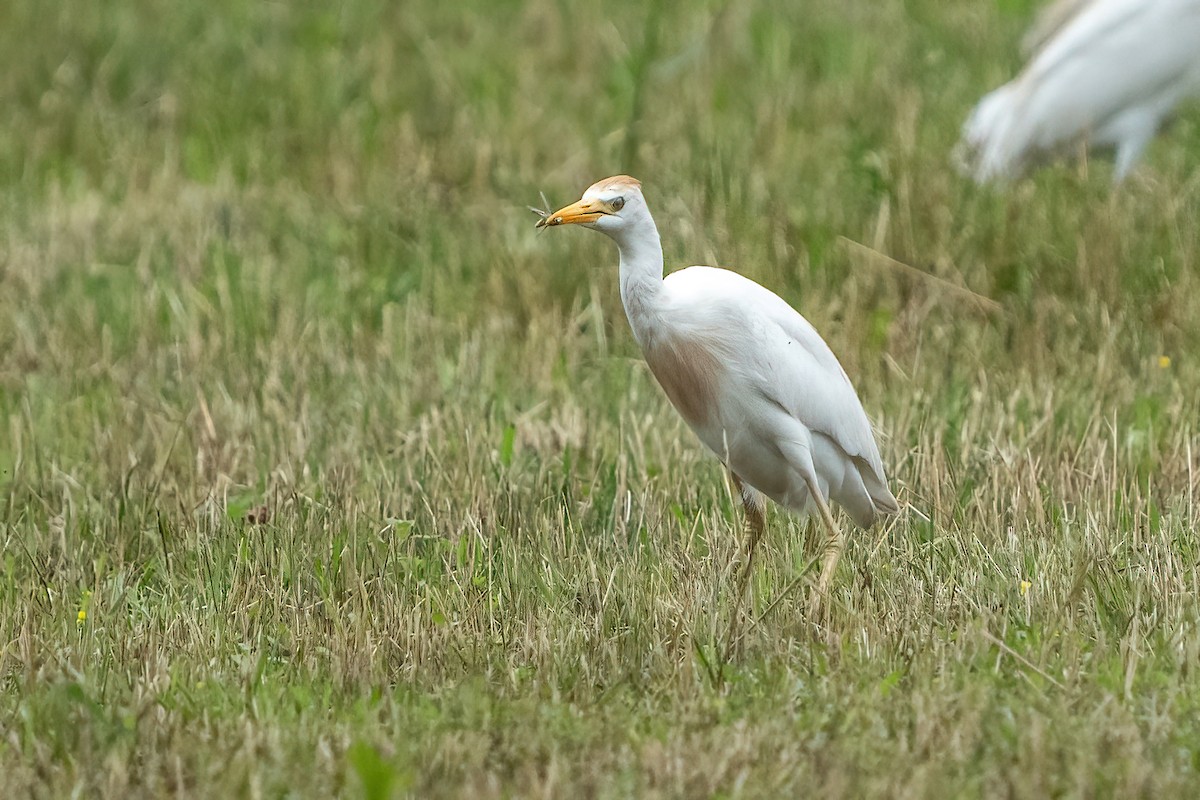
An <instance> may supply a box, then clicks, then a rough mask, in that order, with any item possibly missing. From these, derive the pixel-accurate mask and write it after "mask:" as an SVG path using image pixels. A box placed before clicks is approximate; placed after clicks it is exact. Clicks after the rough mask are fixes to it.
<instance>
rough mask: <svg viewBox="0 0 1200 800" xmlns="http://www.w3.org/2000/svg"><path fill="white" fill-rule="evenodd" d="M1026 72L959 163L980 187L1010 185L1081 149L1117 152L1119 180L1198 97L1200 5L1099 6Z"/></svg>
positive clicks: (984, 106) (975, 116)
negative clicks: (1065, 150) (1042, 160)
mask: <svg viewBox="0 0 1200 800" xmlns="http://www.w3.org/2000/svg"><path fill="white" fill-rule="evenodd" d="M1069 10H1070V11H1071V12H1072V13H1073V14H1074V16H1070V17H1069V19H1067V21H1066V22H1064V23H1062V24H1061V27H1059V28H1058V29H1057V31H1055V32H1053V33H1052V34H1051V35H1050V36H1051V38H1049V40H1048V41H1046V42H1045V43H1044V45H1043V46H1042V48H1041V50H1040V51H1039V52H1038V53H1037V54H1036V55H1035V56H1034V58H1033V60H1032V61H1031V62H1030V64H1029V65H1028V66H1027V67H1026V69H1025V70H1024V71H1023V72H1022V73H1021V75H1019V76H1018V77H1017V78H1016V79H1015V80H1013V81H1012V82H1011V83H1008V84H1006V85H1004V86H1002V87H1000V88H999V89H997V90H995V91H994V92H992V93H990V94H988V95H987V96H985V97H984V98H983V100H982V101H981V102H980V103H979V105H978V106H977V107H976V108H975V110H974V112H973V113H972V114H971V116H970V118H969V119H968V120H967V123H966V124H965V125H964V127H963V142H962V144H961V145H960V148H959V152H960V155H963V156H965V159H964V160H965V161H966V167H967V169H968V170H969V171H970V172H971V174H972V175H973V177H974V178H975V179H976V180H978V181H980V182H984V181H988V180H992V179H997V178H1011V177H1014V176H1016V175H1017V174H1019V173H1020V172H1021V171H1023V169H1024V168H1025V167H1026V166H1027V165H1028V163H1029V162H1030V161H1031V160H1032V159H1033V158H1034V157H1036V156H1037V155H1038V154H1039V153H1041V152H1045V151H1054V150H1056V149H1060V148H1062V147H1063V146H1066V145H1069V144H1070V143H1072V142H1074V141H1077V140H1079V139H1089V140H1090V141H1091V142H1092V143H1093V144H1096V145H1101V146H1115V147H1116V148H1117V150H1118V152H1117V174H1116V178H1117V179H1118V180H1119V179H1120V178H1121V177H1123V176H1124V174H1125V173H1126V172H1127V171H1128V170H1129V168H1130V167H1132V166H1133V164H1134V163H1135V162H1136V161H1137V158H1138V157H1139V156H1140V154H1141V152H1142V150H1143V149H1144V148H1145V146H1146V144H1148V143H1149V141H1150V140H1151V139H1152V138H1153V137H1154V135H1155V133H1157V131H1158V128H1159V126H1160V125H1161V124H1162V121H1163V120H1164V119H1165V118H1166V117H1167V116H1168V115H1169V114H1170V112H1171V111H1172V110H1173V109H1174V107H1175V106H1176V105H1177V104H1178V103H1179V102H1180V101H1181V100H1183V99H1184V98H1186V97H1188V96H1191V95H1195V94H1197V93H1198V92H1200V0H1093V2H1090V3H1085V4H1075V5H1069Z"/></svg>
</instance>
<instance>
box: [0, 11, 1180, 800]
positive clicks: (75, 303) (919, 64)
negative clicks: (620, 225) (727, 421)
mask: <svg viewBox="0 0 1200 800" xmlns="http://www.w3.org/2000/svg"><path fill="white" fill-rule="evenodd" d="M468 5H473V6H475V7H474V8H472V9H471V10H467V8H466V7H467V6H468ZM1031 14H1032V9H1031V8H1030V7H1029V6H1028V4H1027V3H1024V2H1019V0H1005V2H998V3H995V4H992V3H967V2H956V3H945V2H942V1H941V0H917V1H916V2H907V3H900V2H898V1H897V0H883V1H882V2H866V1H865V0H861V1H860V0H851V2H833V1H832V0H830V2H815V3H808V4H803V6H802V5H801V4H794V3H783V2H768V3H763V4H758V5H751V4H743V3H730V4H727V5H721V4H718V3H714V2H707V3H706V2H693V3H666V2H661V3H654V2H650V3H646V2H633V1H632V0H630V1H629V2H626V0H613V2H608V3H602V4H568V3H559V2H551V0H531V2H528V3H524V4H521V5H517V4H513V3H475V4H459V3H448V2H430V1H428V0H410V1H408V2H404V3H400V4H391V3H384V2H372V1H371V0H346V2H343V3H341V4H340V5H332V4H323V3H310V2H296V3H269V4H268V3H256V2H248V1H245V0H241V1H236V0H217V1H216V2H205V3H200V2H180V3H170V4H168V3H158V2H153V1H152V0H129V1H128V2H120V3H118V2H112V3H70V4H67V3H64V4H57V5H56V4H50V5H47V4H45V3H40V2H35V0H8V2H6V3H4V4H3V8H2V9H0V98H3V100H4V108H5V122H4V124H3V125H2V126H0V225H2V226H3V233H2V236H3V246H2V248H0V540H2V542H3V552H2V555H0V558H3V569H2V570H0V686H2V689H0V795H3V796H5V797H20V796H34V797H49V796H65V795H68V794H77V795H79V796H88V797H137V796H156V795H180V796H214V797H229V796H253V797H258V796H280V795H295V796H311V797H322V796H328V795H330V794H342V793H344V794H347V795H360V794H361V795H364V796H367V797H372V798H375V797H386V796H389V794H392V795H401V796H402V795H405V794H408V793H411V794H412V795H416V796H481V797H501V796H542V797H590V796H595V797H628V796H641V797H684V796H687V797H702V796H722V797H760V796H788V795H792V796H795V795H801V796H803V795H808V796H822V797H834V798H836V797H857V796H864V795H874V796H897V797H931V796H980V795H982V796H1010V797H1044V796H1047V795H1055V796H1071V797H1093V796H1106V795H1121V796H1132V795H1137V796H1168V795H1192V796H1194V795H1195V793H1196V792H1197V790H1198V789H1200V774H1198V770H1200V675H1197V671H1196V670H1197V666H1198V659H1200V635H1198V631H1197V624H1198V617H1200V601H1198V598H1197V592H1198V591H1200V585H1198V583H1200V581H1198V573H1197V561H1198V559H1200V545H1198V543H1197V539H1196V536H1195V529H1196V526H1197V522H1198V513H1200V509H1198V508H1197V492H1198V490H1200V486H1198V481H1200V478H1197V475H1196V472H1197V463H1198V459H1200V431H1198V429H1197V419H1200V402H1198V401H1197V396H1198V392H1200V363H1198V362H1197V359H1196V348H1195V342H1196V341H1197V340H1198V339H1200V274H1198V272H1197V258H1198V256H1200V228H1198V226H1197V225H1196V220H1197V218H1198V216H1200V129H1198V126H1197V124H1196V115H1195V114H1194V113H1192V114H1190V115H1188V114H1185V115H1184V117H1183V119H1182V120H1181V121H1180V122H1179V123H1178V124H1177V125H1176V126H1175V128H1174V129H1173V130H1172V131H1171V132H1170V133H1169V135H1168V136H1166V137H1164V138H1163V139H1162V140H1161V141H1159V142H1158V143H1156V144H1155V145H1154V147H1153V148H1152V149H1151V152H1150V157H1149V159H1148V161H1147V163H1146V164H1145V165H1144V166H1143V167H1142V168H1141V169H1140V170H1139V171H1138V173H1137V174H1136V176H1135V177H1134V178H1133V179H1132V180H1131V181H1129V182H1128V184H1127V185H1126V186H1124V187H1122V188H1121V189H1120V190H1119V191H1117V192H1115V193H1113V192H1110V188H1109V176H1110V174H1111V172H1110V168H1109V166H1108V165H1107V164H1104V163H1100V162H1093V163H1091V164H1089V165H1086V166H1085V167H1081V166H1079V165H1078V164H1074V165H1071V164H1068V165H1065V166H1061V167H1058V168H1055V169H1051V170H1049V171H1047V172H1044V173H1042V174H1040V175H1038V176H1036V177H1035V178H1034V179H1032V180H1029V181H1025V182H1022V183H1020V184H1018V185H1016V186H1015V187H1013V188H1012V189H1011V190H1010V191H1008V192H1007V193H998V192H993V191H984V190H978V189H975V188H974V187H972V186H970V185H968V184H967V183H965V182H964V181H963V180H961V179H960V178H959V177H957V176H956V175H955V174H954V172H953V171H952V169H951V168H950V166H949V156H948V153H949V150H950V148H951V146H952V145H953V143H954V140H955V138H956V135H957V130H958V126H959V124H960V122H961V120H962V118H963V117H964V116H965V114H966V113H967V111H968V109H969V107H970V105H971V104H972V102H973V101H974V99H975V98H976V97H977V96H978V95H980V94H981V93H982V92H983V91H984V90H985V89H987V88H990V87H991V86H993V85H995V84H996V83H998V82H1000V81H1001V80H1003V79H1005V78H1006V77H1007V76H1008V75H1010V74H1011V73H1012V72H1013V70H1014V69H1015V68H1016V66H1017V63H1018V62H1017V59H1018V52H1017V42H1018V40H1019V38H1020V34H1021V32H1022V30H1023V29H1024V27H1025V26H1026V24H1027V23H1028V21H1029V19H1030V16H1031ZM623 171H628V172H630V173H632V174H635V175H637V176H638V177H640V178H641V179H642V180H643V181H644V183H645V185H646V193H647V195H648V197H649V200H650V202H651V204H652V208H653V209H654V210H655V212H656V214H657V218H658V221H659V224H660V227H661V228H662V230H663V234H664V245H665V248H666V250H667V260H668V263H669V264H672V265H683V264H687V263H694V262H698V263H710V264H721V265H728V266H732V267H735V268H737V269H739V270H740V271H742V272H744V273H745V274H747V275H749V276H751V277H753V278H755V279H757V280H759V281H761V282H763V283H766V284H767V285H769V286H771V287H773V288H775V289H777V290H778V291H779V292H780V293H781V294H783V295H784V296H785V297H786V298H788V299H789V300H790V301H792V302H793V303H794V304H796V305H797V306H798V307H799V308H801V309H802V310H803V312H804V313H805V314H806V315H807V316H808V318H809V319H810V320H811V321H812V322H813V323H814V324H815V325H816V326H817V328H818V329H819V330H821V331H822V332H823V334H824V335H825V337H826V339H827V340H828V341H829V342H830V344H831V346H832V347H833V349H834V350H835V351H836V352H837V353H838V354H839V355H840V357H841V358H842V361H843V363H844V364H845V365H846V368H847V370H848V371H849V372H850V374H851V376H852V378H853V379H854V381H855V383H856V385H857V387H858V389H859V391H860V394H861V395H862V397H863V398H864V403H865V405H866V407H867V409H868V411H869V412H870V414H871V415H872V417H873V418H874V419H875V420H876V422H877V425H878V430H879V436H880V439H881V442H882V449H883V453H884V460H885V462H886V464H887V465H888V466H889V471H890V475H891V477H892V481H893V487H894V489H895V490H896V493H897V495H898V496H899V497H900V498H901V499H902V501H905V502H907V503H909V504H911V506H912V508H913V509H916V510H913V511H909V512H906V513H905V514H904V515H903V516H901V517H900V518H899V519H897V520H895V521H894V523H893V524H891V525H890V526H888V527H887V528H886V529H880V530H875V531H871V532H867V533H862V532H858V533H856V534H855V535H853V536H852V537H851V541H850V543H849V547H848V551H847V555H846V557H845V559H844V560H843V562H842V566H841V568H840V569H839V572H838V575H837V580H836V582H835V589H834V592H833V596H832V604H831V605H832V610H831V615H830V618H829V620H828V627H827V629H825V630H817V629H815V628H814V627H813V626H812V625H811V624H810V622H809V620H808V619H807V617H806V614H805V608H804V600H805V596H806V592H805V591H804V588H805V587H806V585H807V581H808V580H810V579H811V578H812V577H813V576H814V571H813V569H812V567H811V559H812V557H813V556H814V555H815V554H816V552H817V546H818V543H817V536H816V535H815V532H813V531H811V530H810V528H809V527H808V525H807V524H806V523H804V522H801V521H798V520H796V519H794V518H791V517H788V516H786V515H784V514H781V513H776V514H774V515H773V517H772V528H771V531H770V533H769V536H768V539H767V541H766V545H765V550H764V551H762V559H761V561H760V562H759V565H758V568H757V569H756V571H755V573H754V577H753V581H752V595H751V600H750V601H749V605H750V606H751V611H752V613H753V617H754V622H753V624H750V625H748V628H747V632H746V636H745V638H744V639H743V640H742V642H741V644H740V646H739V647H738V648H737V650H736V652H735V653H733V654H732V657H731V658H730V660H729V662H728V663H726V664H721V663H720V654H721V644H722V642H723V639H724V633H725V630H726V626H727V625H728V622H729V617H730V613H731V610H732V598H731V596H730V595H731V592H730V589H729V587H730V582H731V581H730V576H731V570H732V568H733V566H734V565H735V562H736V548H737V544H738V542H739V541H740V532H739V511H738V508H737V507H736V505H735V503H733V502H732V501H731V498H730V496H729V493H728V489H727V488H726V486H725V484H724V482H723V477H722V474H721V471H720V468H719V465H718V464H717V463H716V462H715V461H714V460H713V459H712V458H711V457H709V456H708V455H707V454H706V453H704V452H703V451H702V450H701V448H700V446H699V444H698V443H697V442H696V441H694V439H693V437H692V436H691V434H690V433H689V432H688V431H687V430H686V428H685V427H684V426H683V425H682V423H681V422H680V421H679V419H678V418H677V415H676V414H675V413H674V412H673V411H672V410H671V409H670V407H669V406H668V404H667V403H666V401H665V399H664V398H663V397H662V395H661V394H660V392H659V390H658V388H657V386H656V385H655V384H654V382H653V379H652V377H651V376H650V375H649V374H648V372H647V371H646V369H645V368H644V367H643V365H642V364H641V362H640V360H639V358H638V354H637V351H636V347H635V345H634V343H633V342H632V340H631V337H630V335H629V333H628V330H627V327H626V323H625V320H624V318H623V315H622V311H621V308H620V304H619V299H618V297H617V290H616V274H615V269H614V268H613V264H614V263H615V250H614V249H613V248H612V247H611V245H610V244H609V243H608V242H607V241H605V240H603V237H600V236H596V235H594V234H589V233H585V232H582V231H575V230H567V231H555V232H552V233H550V234H544V235H537V234H536V233H535V231H534V230H533V225H532V223H533V220H534V218H533V217H532V215H530V214H529V212H528V211H527V210H526V208H525V206H526V204H530V203H535V204H536V203H538V202H539V192H541V191H545V192H546V194H547V195H548V196H549V200H550V202H552V203H565V202H567V201H570V200H573V199H575V198H576V197H577V196H578V194H579V193H580V192H581V191H582V189H583V188H584V187H586V186H587V185H588V184H589V183H590V182H592V181H593V180H595V179H597V178H600V177H603V176H605V175H608V174H612V173H616V172H623ZM851 242H857V243H860V244H861V245H865V246H866V247H869V248H872V249H874V250H876V251H878V252H880V253H885V254H887V255H889V256H891V257H893V258H895V259H898V260H900V261H903V262H905V263H908V264H911V265H913V266H915V267H917V268H919V269H921V270H923V271H926V272H929V273H932V274H934V275H937V276H940V277H941V278H942V279H944V280H945V281H948V282H950V283H952V284H956V285H959V286H967V287H970V288H971V289H972V290H974V291H976V292H979V293H981V294H983V295H986V296H988V297H992V298H994V299H995V300H997V301H998V302H999V304H1000V310H999V311H997V312H986V311H981V310H980V309H979V308H977V307H976V306H975V305H974V304H972V303H971V302H968V301H965V300H963V299H962V298H961V297H960V296H958V295H956V294H954V293H952V292H950V291H949V290H946V289H943V288H940V287H939V286H938V285H937V284H935V283H933V282H931V281H929V280H927V279H922V278H914V277H912V276H910V275H909V274H907V273H905V272H903V271H902V270H899V269H897V268H896V267H894V266H893V265H891V264H889V263H888V262H887V261H886V260H884V259H881V258H879V257H877V256H872V255H870V254H869V253H866V252H865V251H864V250H863V249H862V248H861V247H858V246H856V245H854V244H851ZM917 510H919V512H920V513H917Z"/></svg>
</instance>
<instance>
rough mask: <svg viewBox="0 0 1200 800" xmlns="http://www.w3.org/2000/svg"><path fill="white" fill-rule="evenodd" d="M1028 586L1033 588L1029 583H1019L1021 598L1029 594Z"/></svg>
mask: <svg viewBox="0 0 1200 800" xmlns="http://www.w3.org/2000/svg"><path fill="white" fill-rule="evenodd" d="M1030 586H1033V584H1032V583H1030V582H1029V581H1021V596H1022V597H1024V596H1025V595H1027V594H1029V587H1030Z"/></svg>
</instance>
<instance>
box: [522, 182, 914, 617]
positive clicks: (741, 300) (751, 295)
mask: <svg viewBox="0 0 1200 800" xmlns="http://www.w3.org/2000/svg"><path fill="white" fill-rule="evenodd" d="M571 223H579V224H584V225H587V226H588V227H591V228H594V229H596V230H599V231H601V232H603V233H606V234H608V235H609V236H610V237H611V238H612V239H613V240H614V241H615V242H616V244H617V247H618V249H619V250H620V280H621V300H622V302H623V304H624V306H625V313H626V316H627V317H628V318H629V325H630V327H631V328H632V330H633V335H634V338H635V339H637V342H638V344H639V345H640V346H641V348H642V353H643V354H644V355H645V358H646V363H647V364H648V365H649V367H650V370H651V372H653V373H654V376H655V378H656V379H657V380H658V382H659V384H660V385H661V386H662V387H663V390H664V391H665V392H666V395H667V397H668V399H669V400H670V401H671V403H672V404H673V405H674V406H675V408H676V409H677V410H678V411H679V413H680V414H681V415H682V416H683V418H684V420H685V421H686V422H687V424H688V425H689V426H690V427H691V428H692V430H693V431H695V432H696V434H697V435H698V436H699V437H700V440H701V441H702V442H704V444H706V445H707V446H708V447H709V449H710V450H712V451H713V452H714V453H715V454H716V455H717V457H718V458H720V459H721V460H722V461H723V462H724V463H725V465H726V466H727V467H728V468H729V470H730V472H731V473H732V474H733V476H734V478H735V480H737V482H738V484H739V486H740V487H741V489H742V496H743V501H744V502H745V504H746V509H747V512H748V514H749V515H750V519H751V526H752V528H755V529H756V533H755V534H754V536H753V538H752V540H751V551H753V546H754V543H755V542H757V533H761V528H762V524H763V521H762V520H763V517H762V513H763V510H762V500H761V498H760V497H759V496H758V495H757V494H756V492H761V493H762V494H763V495H766V496H767V497H769V498H771V499H772V500H774V501H775V502H777V503H779V504H780V505H783V506H785V507H787V508H790V509H793V510H796V511H800V512H804V511H807V510H808V509H809V507H810V505H815V506H816V507H817V509H818V510H819V511H820V512H821V514H822V516H823V517H824V518H825V521H826V523H827V524H828V525H829V526H830V527H831V528H832V529H833V533H834V535H835V537H840V534H838V533H837V529H836V526H835V525H834V523H833V521H832V518H831V517H830V516H829V511H828V507H827V500H828V499H833V500H834V501H836V502H837V503H838V504H839V505H841V506H842V507H843V508H845V509H846V511H847V512H848V513H849V514H850V516H851V517H852V518H853V519H854V521H855V522H856V523H858V524H859V525H861V526H863V527H868V526H870V525H871V524H872V523H873V522H875V520H876V518H877V517H879V516H880V515H884V514H894V513H896V512H897V511H899V506H898V504H897V503H896V498H895V497H893V496H892V493H891V491H889V489H888V486H887V478H886V477H885V475H884V471H883V462H882V460H881V459H880V456H879V449H878V447H876V444H875V439H874V437H873V435H872V433H871V425H870V422H869V421H868V419H867V415H866V412H865V411H863V407H862V404H861V403H860V402H859V399H858V395H857V394H855V391H854V387H853V386H852V385H851V383H850V379H849V378H848V377H847V376H846V372H845V370H843V369H842V366H841V364H840V363H838V360H837V358H836V357H835V356H834V354H833V352H832V351H831V350H830V349H829V346H828V345H826V344H825V342H824V341H823V340H822V339H821V337H820V335H819V334H818V333H817V332H816V330H815V329H814V328H813V327H812V325H810V324H809V323H808V321H807V320H806V319H804V317H802V316H801V315H800V314H799V313H797V312H796V311H795V310H794V309H793V308H792V307H791V306H789V305H788V304H787V303H786V302H785V301H784V300H783V299H782V298H780V297H779V296H778V295H776V294H775V293H774V292H771V291H769V290H768V289H765V288H763V287H762V286H760V285H758V284H757V283H755V282H754V281H752V280H750V279H749V278H745V277H743V276H741V275H738V274H737V273H735V272H730V271H729V270H724V269H717V268H714V267H688V268H686V269H681V270H678V271H676V272H673V273H671V274H670V275H668V276H667V277H666V278H665V279H664V278H663V252H662V245H661V243H660V240H659V235H658V229H657V227H656V226H655V224H654V219H653V218H652V217H651V216H650V211H649V209H648V208H647V206H646V203H645V199H644V198H643V196H642V193H641V188H640V184H639V183H638V182H637V181H635V180H634V179H632V178H629V177H626V176H617V177H614V178H608V179H605V180H603V181H600V182H598V183H596V184H594V185H593V186H591V187H590V188H589V189H588V190H587V191H586V192H585V193H584V195H583V198H582V199H581V200H580V201H579V202H577V203H574V204H572V205H570V206H567V207H565V208H563V209H561V210H559V211H556V212H554V213H553V214H550V215H548V216H546V217H545V218H544V219H543V220H542V221H541V222H539V223H538V225H539V227H544V226H553V225H563V224H571ZM814 493H815V494H814ZM838 542H839V544H838V545H837V551H838V552H840V538H838ZM836 561H837V556H836V553H833V554H832V559H831V560H830V559H829V558H828V557H827V560H826V565H825V569H823V571H822V576H821V583H822V594H823V584H825V583H827V581H828V578H829V576H830V575H831V574H832V571H833V565H834V564H836ZM814 607H815V606H814Z"/></svg>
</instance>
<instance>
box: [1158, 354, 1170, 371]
mask: <svg viewBox="0 0 1200 800" xmlns="http://www.w3.org/2000/svg"><path fill="white" fill-rule="evenodd" d="M1169 366H1171V357H1170V356H1159V357H1158V368H1159V369H1166V368H1167V367H1169Z"/></svg>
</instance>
